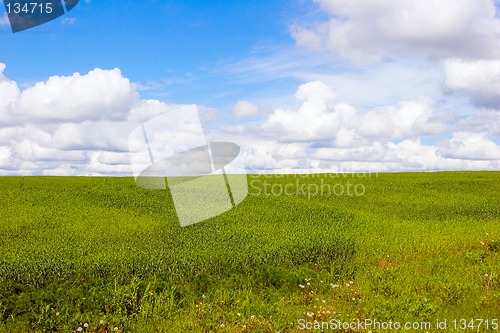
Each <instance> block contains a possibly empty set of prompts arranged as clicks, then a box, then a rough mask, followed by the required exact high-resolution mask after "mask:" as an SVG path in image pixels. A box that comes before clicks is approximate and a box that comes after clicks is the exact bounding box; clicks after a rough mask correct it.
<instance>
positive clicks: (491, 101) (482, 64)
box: [444, 59, 500, 108]
mask: <svg viewBox="0 0 500 333" xmlns="http://www.w3.org/2000/svg"><path fill="white" fill-rule="evenodd" d="M444 86H445V89H447V90H448V91H451V92H464V93H466V94H468V95H469V96H470V97H471V98H472V100H473V101H474V102H475V103H476V104H478V105H483V106H491V107H496V108H500V89H499V87H500V60H462V59H450V60H447V61H446V62H445V81H444Z"/></svg>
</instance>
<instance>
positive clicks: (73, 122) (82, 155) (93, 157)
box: [0, 63, 175, 175]
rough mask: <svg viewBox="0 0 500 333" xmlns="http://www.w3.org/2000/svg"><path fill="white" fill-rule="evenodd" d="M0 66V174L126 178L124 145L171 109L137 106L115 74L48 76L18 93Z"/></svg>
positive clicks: (139, 102) (114, 71)
mask: <svg viewBox="0 0 500 333" xmlns="http://www.w3.org/2000/svg"><path fill="white" fill-rule="evenodd" d="M5 67H6V66H5V64H1V63H0V124H1V125H0V174H26V175H29V174H47V175H54V174H68V175H73V174H81V175H88V174H130V166H129V158H128V146H127V139H128V134H129V133H130V132H131V130H132V129H133V128H134V127H135V126H137V125H138V124H139V123H140V122H141V121H144V120H149V119H151V118H152V117H154V116H156V115H158V114H160V113H162V112H165V111H168V110H171V109H172V108H174V107H175V106H171V105H167V104H165V103H162V102H159V101H149V100H141V99H140V98H139V95H138V93H137V91H136V87H135V86H134V84H132V83H131V82H130V81H129V80H128V79H127V78H125V77H123V75H122V74H121V72H120V70H118V69H112V70H102V69H95V70H92V71H90V72H89V73H86V74H79V73H75V74H73V75H71V76H53V77H50V78H48V79H47V81H44V82H37V83H36V84H34V85H33V86H32V87H29V88H27V89H24V90H21V89H20V88H19V87H18V85H17V83H16V82H15V81H12V80H10V79H8V78H7V77H6V76H5V75H4V74H3V72H4V70H5Z"/></svg>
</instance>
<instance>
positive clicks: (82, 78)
mask: <svg viewBox="0 0 500 333" xmlns="http://www.w3.org/2000/svg"><path fill="white" fill-rule="evenodd" d="M137 101H138V94H137V92H136V90H135V87H134V86H133V85H132V84H131V83H130V81H129V80H128V79H126V78H124V77H123V76H122V75H121V72H120V70H118V69H113V70H102V69H95V70H93V71H90V72H89V73H88V74H86V75H81V74H79V73H75V74H73V75H72V76H65V77H63V76H52V77H50V78H49V79H48V80H47V81H46V82H38V83H37V84H35V86H33V87H31V88H28V89H26V90H24V91H23V92H22V93H21V95H20V96H19V98H18V100H17V102H16V104H15V105H14V108H15V115H16V116H17V117H24V118H25V119H27V118H29V119H30V120H34V119H36V120H38V121H45V122H65V121H76V122H80V121H86V120H100V119H111V120H124V119H126V117H127V114H128V111H129V109H130V107H131V106H133V105H134V104H135V103H136V102H137Z"/></svg>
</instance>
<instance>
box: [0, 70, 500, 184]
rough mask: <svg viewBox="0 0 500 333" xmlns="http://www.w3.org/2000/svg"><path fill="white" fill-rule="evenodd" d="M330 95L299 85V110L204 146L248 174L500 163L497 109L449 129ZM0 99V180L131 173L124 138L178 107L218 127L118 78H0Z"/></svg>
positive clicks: (402, 106)
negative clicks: (220, 150)
mask: <svg viewBox="0 0 500 333" xmlns="http://www.w3.org/2000/svg"><path fill="white" fill-rule="evenodd" d="M4 68H5V66H0V73H2V72H3V70H4ZM337 95H338V94H337V92H336V91H335V90H334V89H332V87H331V85H329V84H326V83H324V82H322V81H312V82H308V83H305V84H302V85H300V86H299V87H298V88H297V90H296V93H295V100H296V101H297V105H296V106H293V107H286V108H275V109H274V110H273V111H271V112H270V113H269V114H268V115H267V116H266V117H265V119H264V120H262V121H261V122H260V123H259V122H252V123H251V124H241V123H240V124H237V125H235V126H232V125H229V124H228V123H226V124H225V125H223V126H220V127H218V128H217V127H213V128H212V131H215V133H212V134H211V135H210V138H212V139H223V140H224V141H230V142H234V143H237V144H239V145H240V146H241V147H243V149H244V156H245V163H246V165H247V166H248V167H249V169H253V170H264V171H269V172H298V171H303V172H308V171H311V170H312V169H321V170H330V171H335V170H348V171H356V170H372V171H400V170H439V169H494V168H498V167H499V165H500V157H499V156H498V151H499V147H498V146H497V145H496V144H495V143H494V142H493V141H492V139H491V138H490V136H492V135H498V133H499V132H500V125H499V124H500V122H499V121H498V120H499V119H500V118H499V117H500V113H499V112H497V111H496V110H487V111H484V112H480V113H477V114H475V115H472V116H469V117H467V118H464V119H462V120H461V121H459V122H458V123H457V124H454V125H450V123H449V122H450V119H448V118H446V117H445V116H443V115H442V114H441V113H439V112H437V111H436V110H435V106H434V102H433V99H431V98H429V97H415V98H410V99H405V100H403V101H401V102H399V103H393V104H388V105H382V106H379V107H375V108H370V109H360V108H357V107H355V106H353V105H351V104H348V103H345V102H343V101H342V100H341V97H342V96H337ZM0 96H1V97H2V98H1V99H0V121H1V122H2V124H3V126H2V127H1V128H0V174H22V175H30V174H44V175H57V174H59V175H106V174H114V175H130V174H131V168H130V165H129V156H128V153H127V150H128V135H129V133H130V132H131V131H132V129H134V128H135V127H136V126H137V125H138V124H140V123H144V122H147V121H149V120H151V119H153V118H154V117H156V116H158V115H161V114H165V113H168V112H169V111H172V110H177V109H180V108H182V107H186V110H193V108H196V109H198V110H200V111H201V114H202V120H203V119H205V120H206V122H207V124H208V123H210V122H211V121H213V120H214V119H215V118H214V112H213V111H214V110H213V109H207V108H201V107H196V106H193V105H191V106H181V105H170V104H166V103H164V102H161V101H157V100H141V99H140V98H139V96H138V94H137V92H136V91H135V87H134V85H133V84H131V83H130V82H129V80H128V79H126V78H124V77H123V76H122V75H121V73H120V71H119V70H110V71H104V70H100V69H96V70H94V71H91V72H90V73H88V74H86V75H80V74H74V75H72V76H69V77H58V76H54V77H51V78H49V79H48V80H47V81H46V82H39V83H37V84H35V85H34V86H33V87H31V88H28V89H25V90H24V91H22V90H21V89H19V87H18V85H17V83H16V82H13V81H11V80H9V79H7V78H6V77H4V76H3V75H0ZM234 109H235V110H234V111H235V115H237V116H238V117H250V116H255V115H259V116H263V115H264V114H263V113H261V110H259V109H258V108H257V107H256V106H255V105H254V104H252V103H250V102H247V101H240V102H238V103H236V105H235V107H234ZM219 120H220V119H219ZM257 120H258V119H257ZM495 121H496V122H495ZM160 125H161V124H158V126H160ZM205 125H206V124H205ZM162 128H164V127H161V126H160V127H159V130H160V131H159V132H160V133H161V129H162ZM451 128H453V130H454V131H455V134H454V136H453V138H452V139H451V140H448V141H444V142H441V143H440V145H431V144H429V145H423V144H422V143H421V141H420V138H421V137H422V136H426V135H431V136H432V135H435V134H442V133H444V132H445V131H451ZM478 133H479V134H478ZM191 134H192V133H191ZM191 134H190V133H187V132H186V133H178V139H179V140H181V141H183V142H184V141H186V140H188V139H187V138H188V137H189V136H190V135H191ZM165 138H166V136H165V137H164V136H161V137H158V138H154V140H153V141H154V142H158V141H159V142H160V143H161V142H164V140H165ZM183 138H185V139H183ZM162 140H163V141H162ZM393 141H397V142H398V143H396V142H393ZM481 148H486V149H487V150H488V151H489V153H485V152H482V151H481Z"/></svg>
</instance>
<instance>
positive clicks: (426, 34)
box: [292, 0, 500, 60]
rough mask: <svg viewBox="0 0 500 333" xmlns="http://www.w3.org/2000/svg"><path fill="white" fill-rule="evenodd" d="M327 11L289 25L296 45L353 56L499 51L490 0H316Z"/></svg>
mask: <svg viewBox="0 0 500 333" xmlns="http://www.w3.org/2000/svg"><path fill="white" fill-rule="evenodd" d="M316 2H317V3H318V4H319V5H320V7H321V8H322V9H323V10H325V11H326V12H327V13H328V14H329V15H330V20H329V21H327V22H321V23H319V22H316V23H315V24H313V27H312V28H304V27H297V26H294V28H293V30H292V35H293V36H294V37H295V39H296V42H297V44H299V45H301V46H305V47H308V48H313V49H317V48H318V39H320V40H321V43H320V44H321V45H322V47H323V48H324V49H330V50H332V51H334V52H335V53H336V54H337V55H338V56H340V57H344V58H353V59H358V60H373V59H378V58H380V57H382V56H384V55H387V54H389V55H390V54H394V53H404V54H407V55H419V56H423V57H425V58H432V59H441V58H447V57H451V56H454V57H476V56H481V57H498V56H500V20H499V19H498V18H497V17H496V7H495V4H494V2H493V1H491V0H406V1H391V0H373V1H368V2H367V1H364V0H317V1H316Z"/></svg>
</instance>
